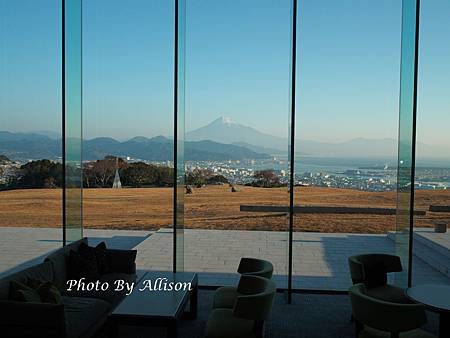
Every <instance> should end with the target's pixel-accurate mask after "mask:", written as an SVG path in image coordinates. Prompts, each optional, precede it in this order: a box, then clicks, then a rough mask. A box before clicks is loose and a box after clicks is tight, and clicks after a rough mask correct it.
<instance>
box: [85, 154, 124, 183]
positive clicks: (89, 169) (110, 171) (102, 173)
mask: <svg viewBox="0 0 450 338" xmlns="http://www.w3.org/2000/svg"><path fill="white" fill-rule="evenodd" d="M116 161H117V164H118V167H119V170H121V169H123V168H126V167H127V166H128V164H127V163H126V162H125V161H124V160H123V159H121V158H118V159H117V160H116V157H115V156H106V157H105V158H104V159H103V160H97V161H95V162H90V163H88V164H86V165H85V167H84V170H83V182H84V186H85V187H88V188H89V187H99V188H108V187H111V186H112V184H113V180H114V175H115V173H116V169H117V166H116Z"/></svg>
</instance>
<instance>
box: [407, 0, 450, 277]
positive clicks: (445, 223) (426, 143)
mask: <svg viewBox="0 0 450 338" xmlns="http://www.w3.org/2000/svg"><path fill="white" fill-rule="evenodd" d="M449 16H450V3H449V2H448V1H430V0H423V1H421V9H420V43H419V82H418V108H417V150H416V180H415V186H414V188H415V194H414V196H415V209H416V210H420V211H423V212H425V214H423V215H416V216H415V218H414V241H413V245H412V247H413V262H416V261H417V262H423V263H425V264H424V265H422V266H417V265H416V264H414V265H413V269H412V284H414V285H417V284H430V283H440V284H442V283H444V284H449V283H450V230H449V222H450V134H449V132H448V125H449V124H450V123H449V118H450V97H449V95H448V93H449V91H450V84H449V82H448V79H450V61H449V60H450V46H449V44H447V43H442V42H443V41H445V39H447V38H448V36H450V24H449V21H448V18H449ZM445 229H447V230H446V231H445Z"/></svg>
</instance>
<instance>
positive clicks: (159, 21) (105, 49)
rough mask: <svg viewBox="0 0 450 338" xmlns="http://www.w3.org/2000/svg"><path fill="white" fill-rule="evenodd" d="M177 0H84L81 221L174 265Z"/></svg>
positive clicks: (152, 261)
mask: <svg viewBox="0 0 450 338" xmlns="http://www.w3.org/2000/svg"><path fill="white" fill-rule="evenodd" d="M174 22H175V19H174V1H165V0H154V1H147V0H132V1H127V2H124V1H123V0H113V1H111V0H92V1H85V2H84V3H83V186H84V190H83V202H84V206H83V222H84V228H85V229H87V234H88V235H89V233H91V234H92V237H106V238H108V242H107V245H108V243H111V245H113V246H117V247H122V248H132V247H136V248H137V249H138V260H137V265H138V268H146V269H159V270H161V269H162V270H167V269H172V258H173V252H172V249H173V241H172V238H173V236H172V226H173V210H174V205H173V186H174V185H173V184H174V179H173V177H174V168H173V162H174V161H173V156H174V134H173V130H174V105H173V102H174V99H173V95H174V92H173V86H174V80H173V79H174V75H173V73H174Z"/></svg>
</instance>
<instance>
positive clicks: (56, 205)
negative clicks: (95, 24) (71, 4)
mask: <svg viewBox="0 0 450 338" xmlns="http://www.w3.org/2000/svg"><path fill="white" fill-rule="evenodd" d="M61 31H62V29H61V1H57V0H43V1H33V0H20V1H14V0H2V1H0V251H1V252H2V255H1V256H2V257H1V259H0V274H2V273H5V272H7V271H11V269H14V268H17V265H19V266H23V265H24V264H32V263H31V260H33V259H34V258H36V257H38V256H41V255H43V254H45V253H46V252H48V251H49V250H52V249H54V248H56V247H58V246H61V245H62V189H61V187H62V161H61V156H62V154H61V148H62V140H61V137H62V127H61V123H62V121H61V99H62V97H61V46H62V45H61Z"/></svg>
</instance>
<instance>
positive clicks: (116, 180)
mask: <svg viewBox="0 0 450 338" xmlns="http://www.w3.org/2000/svg"><path fill="white" fill-rule="evenodd" d="M112 187H113V189H120V188H122V183H121V182H120V176H119V159H118V158H117V157H116V175H115V176H114V182H113V186H112Z"/></svg>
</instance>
